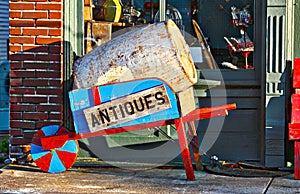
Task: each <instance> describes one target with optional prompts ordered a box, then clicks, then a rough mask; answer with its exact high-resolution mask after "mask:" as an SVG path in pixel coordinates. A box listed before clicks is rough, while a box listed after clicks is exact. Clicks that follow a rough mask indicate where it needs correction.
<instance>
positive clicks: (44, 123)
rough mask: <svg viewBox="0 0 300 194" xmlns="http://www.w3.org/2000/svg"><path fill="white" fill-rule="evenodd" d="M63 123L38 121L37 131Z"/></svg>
mask: <svg viewBox="0 0 300 194" xmlns="http://www.w3.org/2000/svg"><path fill="white" fill-rule="evenodd" d="M60 124H61V122H57V121H47V122H45V121H37V122H36V128H37V129H40V128H42V127H45V126H49V125H60Z"/></svg>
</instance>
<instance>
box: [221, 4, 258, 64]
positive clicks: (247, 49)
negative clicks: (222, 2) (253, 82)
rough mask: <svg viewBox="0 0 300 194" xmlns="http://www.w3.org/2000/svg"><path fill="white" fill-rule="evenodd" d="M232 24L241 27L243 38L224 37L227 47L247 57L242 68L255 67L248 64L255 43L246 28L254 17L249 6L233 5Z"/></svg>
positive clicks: (232, 51)
mask: <svg viewBox="0 0 300 194" xmlns="http://www.w3.org/2000/svg"><path fill="white" fill-rule="evenodd" d="M231 16H232V19H231V24H232V25H233V26H234V27H237V28H239V29H240V33H241V36H242V37H241V38H234V37H231V38H230V39H229V38H227V37H224V39H225V41H226V42H227V47H228V49H229V51H230V52H231V53H241V54H242V55H243V57H244V58H245V65H244V66H243V67H242V68H245V69H248V68H253V66H250V65H249V64H248V57H249V55H250V54H251V53H252V52H253V51H254V43H253V42H252V40H251V39H250V37H249V36H248V34H247V32H246V30H247V28H248V27H249V25H252V24H253V18H252V17H251V15H250V12H249V10H248V7H245V8H244V9H242V10H240V9H237V8H236V7H234V6H232V7H231Z"/></svg>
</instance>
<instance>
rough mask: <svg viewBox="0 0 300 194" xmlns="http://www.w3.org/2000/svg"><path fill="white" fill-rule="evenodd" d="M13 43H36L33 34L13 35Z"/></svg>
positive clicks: (11, 40) (10, 40)
mask: <svg viewBox="0 0 300 194" xmlns="http://www.w3.org/2000/svg"><path fill="white" fill-rule="evenodd" d="M9 43H11V44H34V43H35V38H34V37H31V36H11V37H9Z"/></svg>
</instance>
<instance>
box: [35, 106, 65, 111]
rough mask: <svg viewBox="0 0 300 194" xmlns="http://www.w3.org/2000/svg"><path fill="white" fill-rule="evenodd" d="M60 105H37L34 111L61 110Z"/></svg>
mask: <svg viewBox="0 0 300 194" xmlns="http://www.w3.org/2000/svg"><path fill="white" fill-rule="evenodd" d="M61 110H62V105H37V107H36V111H38V112H42V111H47V112H61Z"/></svg>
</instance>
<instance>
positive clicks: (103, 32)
mask: <svg viewBox="0 0 300 194" xmlns="http://www.w3.org/2000/svg"><path fill="white" fill-rule="evenodd" d="M92 32H93V36H94V38H95V40H96V41H97V45H98V46H99V45H101V44H103V43H105V42H107V41H109V40H111V33H112V24H111V23H105V22H93V24H92Z"/></svg>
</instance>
